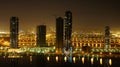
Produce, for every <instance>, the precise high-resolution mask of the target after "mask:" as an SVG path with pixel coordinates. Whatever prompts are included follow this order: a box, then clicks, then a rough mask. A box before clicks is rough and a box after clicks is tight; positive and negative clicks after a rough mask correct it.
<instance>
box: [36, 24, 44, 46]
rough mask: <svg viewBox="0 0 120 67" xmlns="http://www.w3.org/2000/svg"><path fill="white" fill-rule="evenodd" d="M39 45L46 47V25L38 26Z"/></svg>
mask: <svg viewBox="0 0 120 67" xmlns="http://www.w3.org/2000/svg"><path fill="white" fill-rule="evenodd" d="M36 40H37V44H36V45H37V46H39V47H45V46H46V26H45V25H39V26H37V38H36Z"/></svg>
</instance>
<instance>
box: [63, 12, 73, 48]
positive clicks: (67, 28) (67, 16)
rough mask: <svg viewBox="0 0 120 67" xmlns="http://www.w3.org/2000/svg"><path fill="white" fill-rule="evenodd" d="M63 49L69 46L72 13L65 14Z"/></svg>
mask: <svg viewBox="0 0 120 67" xmlns="http://www.w3.org/2000/svg"><path fill="white" fill-rule="evenodd" d="M64 23H65V26H64V27H65V34H64V35H65V47H66V48H67V49H68V48H70V47H72V45H71V34H72V12H70V11H66V12H65V21H64Z"/></svg>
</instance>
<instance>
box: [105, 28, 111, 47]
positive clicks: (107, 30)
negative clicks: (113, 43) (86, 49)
mask: <svg viewBox="0 0 120 67" xmlns="http://www.w3.org/2000/svg"><path fill="white" fill-rule="evenodd" d="M109 47H110V28H109V26H106V27H105V48H109Z"/></svg>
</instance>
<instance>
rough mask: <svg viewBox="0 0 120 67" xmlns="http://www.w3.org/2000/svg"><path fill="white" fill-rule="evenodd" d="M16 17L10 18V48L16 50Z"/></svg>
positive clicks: (17, 22)
mask: <svg viewBox="0 0 120 67" xmlns="http://www.w3.org/2000/svg"><path fill="white" fill-rule="evenodd" d="M18 24H19V21H18V17H11V18H10V47H11V48H17V47H18V28H19V27H18Z"/></svg>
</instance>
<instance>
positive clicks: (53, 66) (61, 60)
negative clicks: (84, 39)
mask: <svg viewBox="0 0 120 67" xmlns="http://www.w3.org/2000/svg"><path fill="white" fill-rule="evenodd" d="M27 66H28V67H68V66H70V67H118V66H120V57H99V56H91V57H90V56H69V57H67V56H59V55H50V56H48V55H38V56H23V57H22V58H7V57H5V56H0V67H27Z"/></svg>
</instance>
